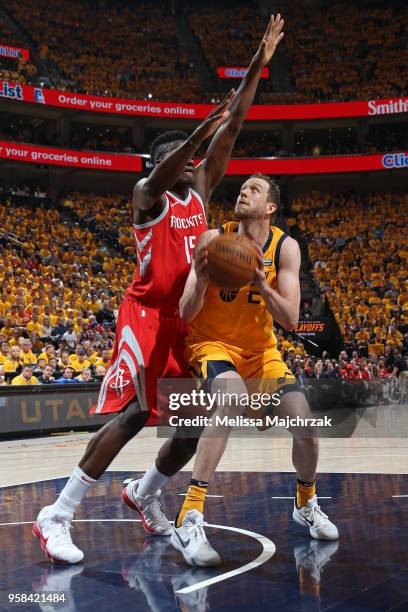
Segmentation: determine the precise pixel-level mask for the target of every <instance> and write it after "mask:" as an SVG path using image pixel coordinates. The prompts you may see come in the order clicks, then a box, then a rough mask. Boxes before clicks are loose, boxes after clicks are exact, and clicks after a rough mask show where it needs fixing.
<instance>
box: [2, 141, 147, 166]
mask: <svg viewBox="0 0 408 612" xmlns="http://www.w3.org/2000/svg"><path fill="white" fill-rule="evenodd" d="M0 158H2V159H13V160H17V161H21V162H27V163H31V164H51V165H55V166H71V167H74V168H90V169H92V170H114V171H122V172H141V170H142V161H141V156H140V155H126V154H118V153H96V152H95V151H75V150H70V149H56V148H53V147H43V146H41V145H28V144H20V143H16V142H2V141H0Z"/></svg>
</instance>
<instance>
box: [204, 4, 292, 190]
mask: <svg viewBox="0 0 408 612" xmlns="http://www.w3.org/2000/svg"><path fill="white" fill-rule="evenodd" d="M283 24H284V21H283V19H282V18H281V16H280V15H279V14H278V15H277V17H276V19H275V18H274V16H273V15H272V17H271V19H270V21H269V24H268V27H267V30H266V32H265V34H264V36H263V38H262V41H261V44H260V46H259V49H258V51H257V52H256V54H255V55H254V57H253V59H252V61H251V64H250V66H249V69H248V72H247V74H246V75H245V77H244V78H243V79H242V82H241V85H240V86H239V89H238V91H237V92H236V94H235V96H234V98H233V100H232V102H231V104H230V105H229V111H230V114H229V118H228V120H227V121H225V123H224V124H223V125H222V126H221V127H220V129H219V130H217V132H216V133H215V135H214V137H213V139H212V140H211V143H210V146H209V147H208V150H207V153H206V156H205V159H204V160H203V161H202V162H201V164H200V166H199V169H198V170H199V172H197V178H196V185H197V189H198V191H199V192H200V194H201V196H202V197H203V199H204V201H205V202H206V201H208V200H209V198H210V196H211V194H212V192H213V190H214V188H215V187H216V186H217V185H218V183H219V182H220V181H221V179H222V178H223V176H224V174H225V171H226V169H227V165H228V162H229V160H230V157H231V151H232V148H233V146H234V143H235V140H236V138H237V136H238V134H239V131H240V129H241V127H242V123H243V121H244V119H245V115H246V114H247V112H248V109H249V107H250V106H251V104H252V102H253V99H254V96H255V92H256V89H257V87H258V83H259V78H260V76H261V71H262V68H263V67H264V66H266V64H268V62H269V61H270V60H271V58H272V56H273V54H274V52H275V49H276V47H277V45H278V44H279V42H280V41H281V40H282V38H283V32H282V28H283Z"/></svg>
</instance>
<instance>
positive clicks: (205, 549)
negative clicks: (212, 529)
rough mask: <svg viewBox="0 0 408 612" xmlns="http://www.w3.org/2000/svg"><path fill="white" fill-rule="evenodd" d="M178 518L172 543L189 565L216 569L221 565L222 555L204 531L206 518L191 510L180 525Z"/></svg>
mask: <svg viewBox="0 0 408 612" xmlns="http://www.w3.org/2000/svg"><path fill="white" fill-rule="evenodd" d="M176 525H177V517H176V518H175V521H174V525H173V527H172V530H171V536H170V541H171V543H172V544H173V546H174V548H176V549H177V550H179V551H180V552H181V554H182V555H183V557H184V559H185V560H186V561H187V563H188V564H189V565H198V566H200V567H215V566H216V565H219V564H220V563H221V557H220V555H219V554H218V553H217V552H216V551H215V550H214V549H213V547H212V546H211V544H210V543H209V541H208V540H207V536H206V535H205V531H204V517H203V515H202V514H201V512H198V510H189V511H188V512H186V515H185V517H184V519H183V521H182V523H181V525H180V527H176Z"/></svg>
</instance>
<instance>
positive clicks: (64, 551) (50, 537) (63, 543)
mask: <svg viewBox="0 0 408 612" xmlns="http://www.w3.org/2000/svg"><path fill="white" fill-rule="evenodd" d="M52 508H53V507H52V506H45V507H44V508H43V509H42V510H41V511H40V513H39V515H38V516H37V521H36V522H35V523H34V524H33V526H32V532H33V535H35V536H36V537H37V538H39V540H40V543H41V548H42V549H43V551H44V552H45V554H46V555H47V557H48V558H49V559H50V560H51V561H53V563H79V562H80V561H82V559H83V558H84V553H83V552H82V550H79V548H78V547H77V546H75V544H74V543H73V541H72V539H71V534H70V530H71V527H72V524H71V523H72V517H71V516H70V515H68V514H63V513H59V514H55V513H54V512H53V509H52Z"/></svg>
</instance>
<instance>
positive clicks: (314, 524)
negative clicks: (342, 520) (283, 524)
mask: <svg viewBox="0 0 408 612" xmlns="http://www.w3.org/2000/svg"><path fill="white" fill-rule="evenodd" d="M293 520H294V521H296V523H298V524H299V525H303V527H306V528H307V529H309V532H310V535H311V536H312V538H315V540H337V539H338V537H339V532H338V531H337V527H336V525H334V524H333V523H332V522H331V521H330V520H329V517H328V516H327V514H325V513H324V512H323V511H322V509H321V508H320V506H319V504H318V503H317V496H316V495H315V496H314V497H312V499H309V501H308V502H307V504H306V506H302V507H301V508H298V507H297V506H296V497H295V501H294V504H293Z"/></svg>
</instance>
